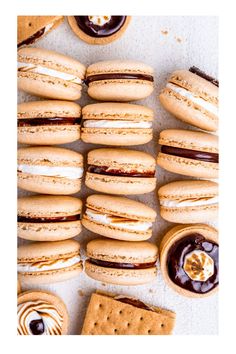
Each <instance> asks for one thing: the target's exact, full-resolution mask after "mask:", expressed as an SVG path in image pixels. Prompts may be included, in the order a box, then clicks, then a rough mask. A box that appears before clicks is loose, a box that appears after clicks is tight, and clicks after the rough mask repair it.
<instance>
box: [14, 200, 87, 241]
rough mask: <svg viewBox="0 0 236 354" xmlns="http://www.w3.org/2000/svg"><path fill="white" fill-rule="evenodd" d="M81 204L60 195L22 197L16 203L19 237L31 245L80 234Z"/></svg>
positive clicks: (78, 201)
mask: <svg viewBox="0 0 236 354" xmlns="http://www.w3.org/2000/svg"><path fill="white" fill-rule="evenodd" d="M81 212H82V202H81V200H80V199H78V198H74V197H70V196H59V195H33V196H29V197H21V198H19V199H18V203H17V221H18V222H17V233H18V237H20V238H23V239H26V240H32V241H59V240H66V239H69V238H72V237H75V236H77V235H79V234H80V232H81V221H80V214H81Z"/></svg>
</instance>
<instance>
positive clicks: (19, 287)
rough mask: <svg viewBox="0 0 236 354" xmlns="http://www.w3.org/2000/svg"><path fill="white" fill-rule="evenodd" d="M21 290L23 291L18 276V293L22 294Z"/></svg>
mask: <svg viewBox="0 0 236 354" xmlns="http://www.w3.org/2000/svg"><path fill="white" fill-rule="evenodd" d="M20 292H21V285H20V281H19V279H18V278H17V294H20Z"/></svg>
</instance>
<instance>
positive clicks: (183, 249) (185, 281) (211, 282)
mask: <svg viewBox="0 0 236 354" xmlns="http://www.w3.org/2000/svg"><path fill="white" fill-rule="evenodd" d="M193 251H203V252H204V253H205V254H206V255H207V256H209V257H211V259H212V260H213V262H214V272H213V274H212V275H211V276H210V277H209V278H208V279H207V280H205V281H197V280H193V279H191V278H190V277H189V276H188V274H187V273H186V272H185V270H184V262H185V257H186V256H187V255H189V254H191V252H193ZM218 252H219V246H218V245H217V244H216V243H214V242H212V241H209V240H206V239H205V237H204V236H202V235H200V234H198V233H194V234H190V235H188V236H186V237H183V238H182V239H180V240H179V241H177V242H176V243H174V244H173V245H172V246H171V247H170V249H169V252H168V255H167V269H168V274H169V277H170V279H171V280H172V281H173V282H174V283H175V284H176V285H178V286H180V287H181V288H183V289H186V290H189V291H192V292H194V293H198V294H205V293H207V292H209V291H211V290H212V289H214V288H215V287H216V286H217V285H218V283H219V261H218ZM196 266H197V265H196V264H193V267H196ZM201 270H202V269H201ZM193 271H194V270H193Z"/></svg>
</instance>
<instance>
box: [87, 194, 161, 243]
mask: <svg viewBox="0 0 236 354" xmlns="http://www.w3.org/2000/svg"><path fill="white" fill-rule="evenodd" d="M155 219H156V212H155V210H153V209H152V208H150V207H148V206H147V205H145V204H143V203H140V202H137V201H135V200H131V199H128V198H125V197H115V196H110V195H99V194H94V195H90V196H89V197H88V198H87V201H86V211H85V213H84V214H83V219H82V224H83V226H84V227H86V229H88V230H90V231H92V232H95V233H97V234H99V235H102V236H106V237H109V238H114V239H118V240H125V241H143V240H147V239H149V238H150V237H151V236H152V224H153V222H154V221H155Z"/></svg>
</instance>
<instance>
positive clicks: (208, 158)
mask: <svg viewBox="0 0 236 354" xmlns="http://www.w3.org/2000/svg"><path fill="white" fill-rule="evenodd" d="M161 152H163V153H164V154H168V155H173V156H178V157H183V158H187V159H193V160H200V161H204V162H213V163H218V162H219V154H215V153H212V152H207V151H197V150H191V149H182V148H177V147H174V146H166V145H162V147H161Z"/></svg>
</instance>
